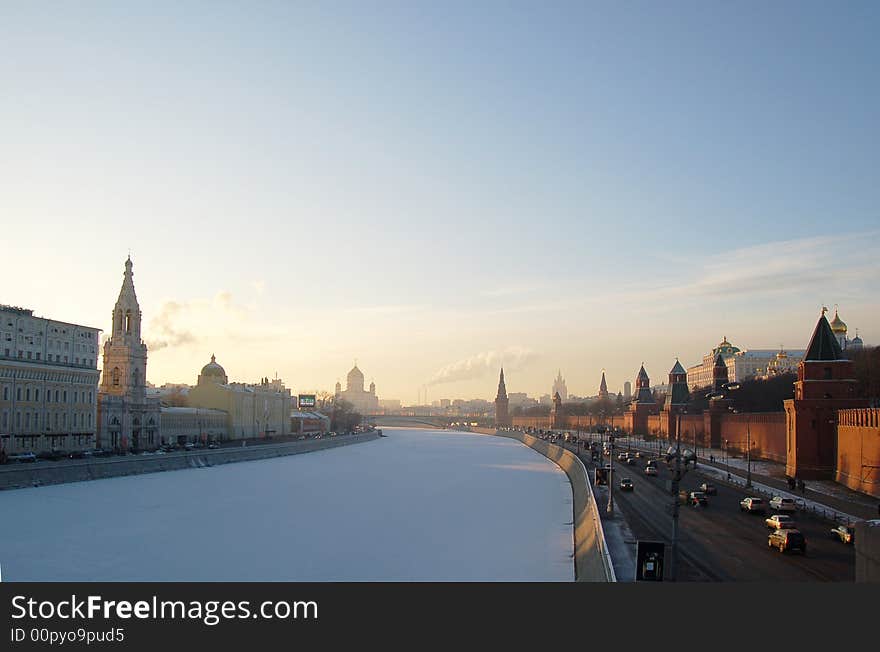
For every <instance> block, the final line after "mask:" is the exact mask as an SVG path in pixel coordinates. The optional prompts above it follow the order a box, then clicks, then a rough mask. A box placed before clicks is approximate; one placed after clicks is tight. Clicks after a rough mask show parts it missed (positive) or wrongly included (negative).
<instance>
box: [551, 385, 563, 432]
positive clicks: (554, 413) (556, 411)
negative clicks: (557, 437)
mask: <svg viewBox="0 0 880 652" xmlns="http://www.w3.org/2000/svg"><path fill="white" fill-rule="evenodd" d="M550 423H551V426H550V427H551V428H565V415H564V414H562V397H561V396H560V395H559V392H556V393H555V394H554V395H553V408H552V409H551V411H550Z"/></svg>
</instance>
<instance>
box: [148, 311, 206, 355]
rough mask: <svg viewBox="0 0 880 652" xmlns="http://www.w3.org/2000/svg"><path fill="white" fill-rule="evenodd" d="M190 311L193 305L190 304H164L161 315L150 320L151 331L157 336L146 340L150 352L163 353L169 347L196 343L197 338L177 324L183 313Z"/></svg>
mask: <svg viewBox="0 0 880 652" xmlns="http://www.w3.org/2000/svg"><path fill="white" fill-rule="evenodd" d="M190 309H191V305H190V304H189V303H188V302H182V303H181V302H177V301H166V302H165V303H164V304H162V307H161V308H160V309H159V314H158V315H156V316H155V317H153V319H152V320H150V331H151V333H155V335H153V337H152V338H151V339H148V340H146V344H147V348H148V349H149V350H150V351H161V350H162V349H164V348H167V347H175V346H181V345H183V344H192V343H194V342H195V341H196V336H195V335H194V334H193V333H192V332H191V331H189V330H186V329H184V328H180V327H179V326H178V325H177V324H176V322H177V321H178V320H179V319H180V316H181V313H183V312H185V311H188V310H190Z"/></svg>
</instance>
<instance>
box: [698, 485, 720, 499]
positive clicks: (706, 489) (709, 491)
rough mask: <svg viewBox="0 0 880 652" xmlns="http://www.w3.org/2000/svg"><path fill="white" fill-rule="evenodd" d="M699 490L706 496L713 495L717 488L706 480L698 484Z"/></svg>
mask: <svg viewBox="0 0 880 652" xmlns="http://www.w3.org/2000/svg"><path fill="white" fill-rule="evenodd" d="M700 491H702V492H703V493H704V494H706V495H707V496H714V495H715V494H717V493H718V489H716V488H715V485H714V484H710V483H708V482H704V483H703V484H701V485H700Z"/></svg>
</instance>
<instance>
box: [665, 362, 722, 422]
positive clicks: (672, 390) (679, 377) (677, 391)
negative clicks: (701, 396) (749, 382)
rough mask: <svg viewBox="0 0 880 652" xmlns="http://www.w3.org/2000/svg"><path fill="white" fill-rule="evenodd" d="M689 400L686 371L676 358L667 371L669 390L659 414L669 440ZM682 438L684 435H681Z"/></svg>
mask: <svg viewBox="0 0 880 652" xmlns="http://www.w3.org/2000/svg"><path fill="white" fill-rule="evenodd" d="M719 357H720V355H719ZM722 364H723V362H722ZM726 369H727V368H726V367H725V370H726ZM689 400H690V392H689V391H688V384H687V371H685V368H684V367H682V366H681V363H680V362H679V361H678V358H676V359H675V364H674V365H673V366H672V369H671V370H670V371H669V389H668V391H667V392H666V399H665V401H664V402H663V410H662V412H661V413H660V423H661V425H660V428H661V430H662V431H663V432H665V433H668V435H669V438H670V439H672V438H674V436H675V432H676V428H677V427H678V423H679V421H678V415H679V414H681V413H684V412H685V411H686V408H687V403H688V401H689ZM692 427H693V426H692ZM682 436H684V433H682Z"/></svg>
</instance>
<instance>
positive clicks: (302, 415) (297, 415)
mask: <svg viewBox="0 0 880 652" xmlns="http://www.w3.org/2000/svg"><path fill="white" fill-rule="evenodd" d="M290 416H291V417H292V418H294V419H329V418H330V417H328V416H327V415H326V414H321V413H320V412H300V411H298V410H293V411H292V412H291V413H290Z"/></svg>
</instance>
